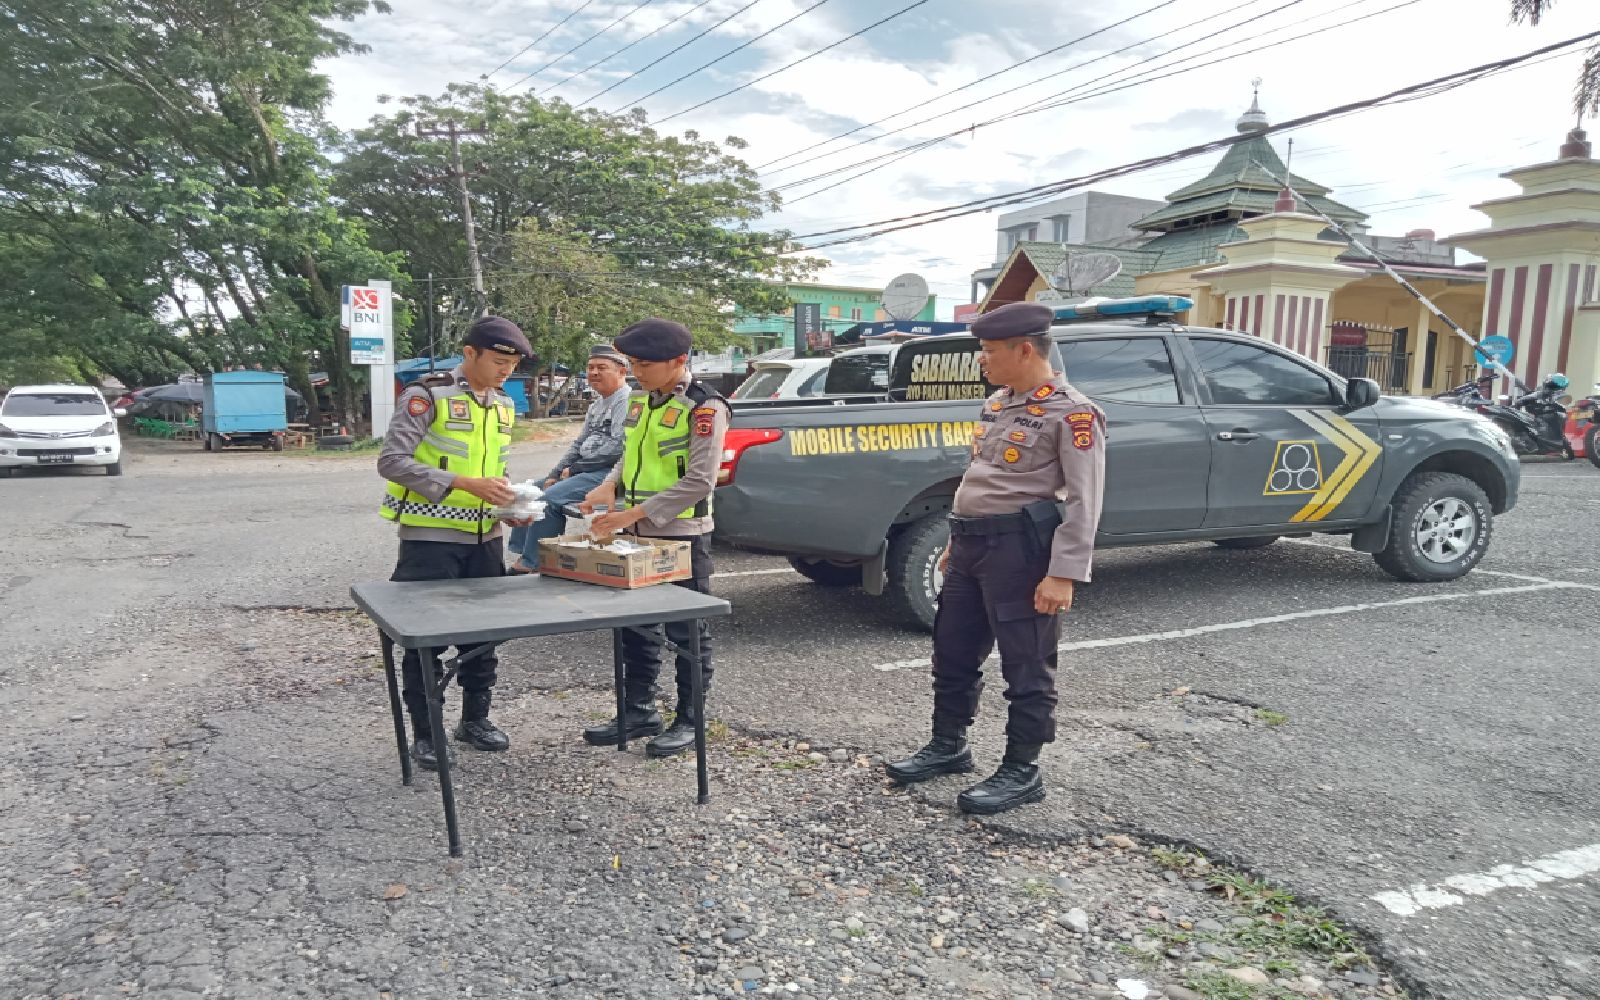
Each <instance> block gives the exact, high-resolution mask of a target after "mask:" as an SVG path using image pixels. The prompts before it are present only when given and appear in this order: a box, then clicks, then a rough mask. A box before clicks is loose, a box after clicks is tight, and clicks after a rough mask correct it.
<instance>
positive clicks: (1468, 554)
mask: <svg viewBox="0 0 1600 1000" xmlns="http://www.w3.org/2000/svg"><path fill="white" fill-rule="evenodd" d="M1493 533H1494V512H1493V511H1492V510H1491V509H1490V507H1489V497H1488V495H1487V494H1485V493H1484V492H1483V490H1482V488H1480V487H1479V486H1478V484H1477V483H1475V482H1473V481H1472V480H1470V479H1468V478H1467V477H1466V476H1459V475H1456V474H1455V473H1453V472H1414V473H1412V474H1411V475H1410V476H1409V477H1408V478H1407V479H1406V481H1405V482H1403V483H1401V484H1400V488H1399V489H1398V490H1396V491H1395V494H1394V522H1393V526H1392V527H1391V528H1390V530H1389V544H1388V545H1387V546H1386V547H1385V548H1384V550H1383V551H1382V552H1378V553H1375V554H1374V555H1373V557H1372V558H1373V559H1374V560H1376V561H1377V563H1378V565H1379V566H1380V567H1382V569H1383V571H1384V572H1385V573H1388V574H1389V575H1390V576H1392V577H1394V578H1395V579H1397V580H1406V581H1408V582H1412V583H1434V582H1439V581H1443V580H1455V579H1459V578H1460V577H1463V576H1466V575H1467V574H1468V573H1469V572H1471V571H1472V567H1474V566H1476V565H1478V562H1479V560H1481V559H1482V558H1483V554H1484V553H1485V552H1486V551H1488V549H1489V538H1490V536H1491V535H1492V534H1493Z"/></svg>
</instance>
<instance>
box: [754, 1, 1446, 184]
mask: <svg viewBox="0 0 1600 1000" xmlns="http://www.w3.org/2000/svg"><path fill="white" fill-rule="evenodd" d="M1299 2H1301V0H1290V3H1289V4H1285V5H1284V7H1288V6H1292V5H1293V4H1294V3H1299ZM1421 2H1422V0H1404V2H1403V3H1398V4H1395V5H1394V6H1392V7H1386V8H1384V9H1383V10H1379V11H1373V12H1372V13H1370V14H1363V15H1362V16H1360V17H1355V18H1351V19H1350V20H1348V21H1342V22H1340V23H1338V24H1332V25H1328V26H1326V27H1323V28H1318V29H1316V30H1315V31H1308V32H1305V33H1303V34H1299V35H1294V36H1291V37H1289V38H1281V39H1279V40H1277V41H1275V42H1269V43H1267V44H1265V45H1260V46H1257V47H1256V48H1254V49H1246V50H1245V51H1243V52H1235V53H1234V54H1233V55H1229V56H1219V57H1218V58H1216V59H1212V60H1210V61H1209V62H1201V63H1196V64H1194V65H1192V66H1186V67H1183V68H1181V69H1171V71H1170V72H1161V71H1162V70H1168V69H1170V68H1171V66H1174V65H1181V64H1179V63H1171V64H1168V65H1167V66H1158V67H1153V68H1152V69H1149V70H1146V71H1144V72H1143V73H1138V74H1135V75H1134V76H1132V77H1127V78H1124V79H1122V80H1110V81H1106V82H1105V83H1103V84H1102V85H1101V86H1100V89H1097V90H1092V91H1090V92H1089V93H1086V94H1079V95H1078V96H1076V97H1072V98H1068V99H1064V100H1060V101H1055V102H1054V103H1050V104H1040V103H1035V104H1034V105H1031V106H1024V107H1022V108H1019V109H1015V110H1013V111H1010V112H1007V113H1005V114H1002V115H997V116H995V117H994V118H991V119H989V120H987V121H983V122H977V123H975V124H973V125H970V126H968V127H967V128H964V129H957V130H956V131H953V132H947V133H945V134H944V135H940V136H935V137H933V138H932V139H927V140H924V141H923V142H921V143H917V144H916V145H913V146H910V147H907V148H906V149H904V150H897V151H895V152H892V153H885V154H881V155H879V156H875V157H870V158H868V159H865V160H860V161H857V162H856V163H853V164H850V165H849V166H846V167H836V168H834V169H833V170H829V171H825V172H823V173H821V174H817V175H816V176H813V177H809V178H805V179H802V180H798V181H791V182H790V183H789V184H785V185H779V187H778V188H775V189H774V190H782V189H784V188H787V187H792V186H797V185H800V184H807V183H811V182H813V181H817V180H822V179H824V178H827V177H831V176H834V175H835V174H839V173H842V172H844V171H846V170H851V169H854V168H855V167H862V166H868V165H869V164H878V165H877V166H871V167H869V169H867V170H863V171H861V172H860V173H857V174H853V175H851V176H850V177H847V178H845V179H844V180H841V181H837V182H835V183H833V184H829V185H827V186H825V187H822V188H819V189H817V190H814V191H808V192H806V193H805V194H803V195H799V196H797V197H795V198H791V199H789V200H788V203H789V204H794V203H795V202H799V201H804V200H805V199H807V198H813V197H815V196H817V195H819V194H822V193H823V192H824V191H831V190H833V189H834V188H836V187H840V186H842V185H844V184H848V183H850V182H851V181H854V180H858V179H860V178H862V177H865V176H867V175H868V174H871V173H875V172H877V171H878V170H882V169H883V168H884V167H887V166H889V165H890V164H891V163H893V162H895V161H896V160H901V159H905V158H906V157H908V156H911V155H912V154H914V153H918V152H921V151H922V150H924V149H929V148H931V147H933V146H936V145H938V144H940V143H942V142H944V141H946V140H948V139H952V138H954V137H956V136H958V135H961V134H963V133H970V132H972V131H973V130H975V129H978V128H983V127H986V126H989V125H995V124H999V123H1000V122H1005V121H1010V120H1012V119H1015V118H1021V117H1024V116H1026V115H1031V114H1038V113H1039V112H1041V111H1051V110H1054V109H1056V108H1059V107H1065V106H1067V105H1069V104H1079V103H1082V102H1084V101H1090V100H1093V99H1095V98H1097V97H1105V96H1107V95H1109V94H1115V93H1118V92H1120V91H1123V90H1129V89H1131V88H1134V87H1140V86H1144V85H1145V84H1148V83H1157V82H1159V81H1161V80H1166V79H1170V78H1171V77H1174V76H1181V75H1183V74H1185V73H1192V72H1194V71H1195V70H1199V69H1205V68H1206V67H1208V66H1215V65H1217V64H1218V63H1223V62H1229V61H1231V60H1234V59H1239V58H1241V57H1243V56H1247V55H1253V54H1255V53H1257V52H1264V51H1266V50H1267V49H1271V48H1276V47H1278V46H1280V45H1287V44H1289V43H1290V42H1296V41H1299V40H1301V39H1303V38H1310V37H1312V36H1315V35H1320V34H1324V33H1326V32H1329V31H1334V30H1337V29H1339V28H1343V27H1347V26H1349V25H1351V24H1355V23H1356V22H1358V21H1365V20H1368V19H1370V18H1374V17H1379V16H1381V15H1383V14H1387V13H1390V12H1392V11H1396V10H1399V9H1400V8H1402V7H1409V6H1411V5H1413V4H1416V3H1421ZM1284 7H1279V8H1277V9H1278V10H1282V9H1284ZM1223 30H1224V31H1226V30H1229V29H1223ZM1281 30H1283V29H1282V28H1276V29H1273V31H1281ZM1219 33H1220V32H1219ZM1271 33H1272V32H1263V33H1262V34H1271ZM1208 37H1209V36H1208ZM1260 37H1262V36H1261V35H1255V36H1252V37H1251V38H1247V39H1241V40H1240V41H1238V42H1230V43H1228V44H1226V45H1222V46H1219V47H1218V48H1216V49H1212V50H1211V51H1212V52H1216V51H1220V50H1222V49H1227V48H1231V47H1233V46H1234V45H1239V44H1242V43H1243V42H1246V41H1253V40H1254V39H1255V38H1260ZM1173 51H1176V50H1173ZM1163 54H1165V53H1163ZM1152 58H1156V57H1152ZM1144 61H1146V62H1148V61H1149V60H1144ZM1135 65H1138V64H1137V63H1136V64H1135ZM1129 68H1132V67H1129ZM1152 74H1153V75H1152ZM1094 83H1095V82H1094V81H1089V82H1087V83H1084V84H1079V85H1078V86H1077V87H1072V88H1069V89H1068V90H1066V91H1063V92H1062V93H1063V94H1070V93H1073V92H1074V91H1081V90H1082V89H1083V88H1084V87H1086V86H1093V85H1094ZM1053 96H1060V95H1053ZM1051 99H1052V98H1045V99H1044V100H1051ZM880 161H887V162H880Z"/></svg>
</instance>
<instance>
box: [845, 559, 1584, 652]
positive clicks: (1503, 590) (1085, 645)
mask: <svg viewBox="0 0 1600 1000" xmlns="http://www.w3.org/2000/svg"><path fill="white" fill-rule="evenodd" d="M1594 589H1597V588H1594V587H1591V586H1589V585H1588V584H1582V583H1565V582H1561V581H1555V580H1551V581H1545V582H1543V583H1534V584H1527V585H1525V586H1520V587H1488V588H1486V589H1483V590H1468V591H1460V592H1455V593H1449V594H1418V595H1417V596H1415V597H1402V598H1400V599H1398V600H1394V601H1370V602H1366V603H1362V604H1340V605H1337V606H1335V607H1330V608H1307V609H1306V610H1304V611H1290V612H1286V613H1284V614H1281V615H1268V616H1266V617H1264V618H1246V619H1243V620H1241V621H1235V622H1218V623H1217V624H1215V625H1196V626H1195V627H1194V628H1180V629H1173V630H1171V631H1169V632H1146V633H1144V634H1142V635H1118V636H1111V637H1109V638H1106V639H1080V640H1079V641H1077V642H1064V643H1062V644H1061V645H1060V646H1058V647H1056V648H1057V649H1058V650H1060V651H1061V652H1063V653H1072V652H1076V651H1078V650H1080V649H1107V648H1110V647H1113V646H1137V645H1141V644H1143V643H1149V642H1166V641H1168V640H1170V639H1192V638H1194V637H1196V636H1202V635H1212V634H1214V633H1217V632H1236V631H1240V630H1243V629H1252V628H1260V627H1261V626H1263V625H1280V624H1282V623H1284V622H1295V621H1304V620H1306V619H1308V618H1330V617H1334V616H1337V615H1353V614H1359V613H1360V612H1362V611H1378V610H1381V609H1383V608H1403V607H1410V606H1413V605H1421V604H1442V603H1444V602H1446V601H1468V600H1473V599H1475V598H1480V597H1500V596H1503V595H1506V594H1531V593H1536V592H1538V591H1544V590H1594ZM989 659H991V660H997V659H998V656H996V655H992V654H991V655H990V657H989ZM932 665H933V661H932V660H927V659H921V660H897V661H895V662H893V663H878V664H874V665H873V668H872V669H874V670H879V671H883V672H889V671H894V670H912V669H916V668H919V667H921V668H927V667H931V666H932Z"/></svg>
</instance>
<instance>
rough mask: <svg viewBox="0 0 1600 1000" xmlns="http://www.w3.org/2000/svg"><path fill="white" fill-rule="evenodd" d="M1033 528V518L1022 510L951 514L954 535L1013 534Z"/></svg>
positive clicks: (951, 526)
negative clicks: (971, 514)
mask: <svg viewBox="0 0 1600 1000" xmlns="http://www.w3.org/2000/svg"><path fill="white" fill-rule="evenodd" d="M1032 529H1033V519H1032V518H1030V517H1029V516H1028V515H1027V514H1024V513H1022V512H1021V511H1018V512H1017V513H1015V514H990V515H989V516H988V517H962V516H960V515H959V514H951V515H950V534H952V535H1013V534H1016V533H1018V532H1021V531H1031V530H1032Z"/></svg>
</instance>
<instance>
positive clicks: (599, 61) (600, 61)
mask: <svg viewBox="0 0 1600 1000" xmlns="http://www.w3.org/2000/svg"><path fill="white" fill-rule="evenodd" d="M710 2H711V0H700V2H699V3H697V4H695V5H694V6H693V7H690V8H689V9H688V10H686V11H684V12H683V13H682V14H679V15H678V16H677V17H675V18H673V19H672V20H670V21H668V22H667V23H665V24H663V25H661V26H660V27H658V28H656V29H655V30H654V31H651V32H649V33H648V34H644V35H640V36H639V37H638V38H635V39H634V40H633V41H631V42H629V43H628V44H626V45H624V46H623V47H622V48H620V49H618V50H616V51H615V52H613V53H611V54H610V55H608V56H604V57H602V58H600V59H596V60H595V61H594V62H592V63H590V64H589V65H587V66H585V67H584V68H583V69H580V70H578V71H577V72H576V73H574V74H572V75H571V76H569V77H567V78H566V79H565V80H562V81H561V82H560V83H552V84H551V85H550V86H548V87H546V88H544V89H543V90H541V91H539V93H540V94H548V93H550V91H552V90H555V89H556V88H557V87H565V86H566V85H567V84H569V83H571V82H572V81H573V80H576V79H577V78H578V77H580V76H582V75H584V74H585V73H587V72H589V71H590V70H592V69H594V68H595V67H596V66H600V65H603V64H604V63H608V62H610V61H611V60H613V59H615V58H616V57H617V56H620V55H622V54H623V53H624V52H626V51H628V50H629V49H631V48H633V47H634V46H635V45H638V44H639V43H640V42H644V41H649V40H650V39H651V38H654V37H655V36H656V35H659V34H660V33H661V32H663V31H666V30H667V29H668V28H670V27H672V26H673V25H674V24H677V23H678V22H679V21H681V20H683V19H684V18H686V17H688V16H689V15H690V14H693V13H694V12H695V11H697V10H699V9H700V8H701V7H704V6H705V5H706V4H708V3H710Z"/></svg>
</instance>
